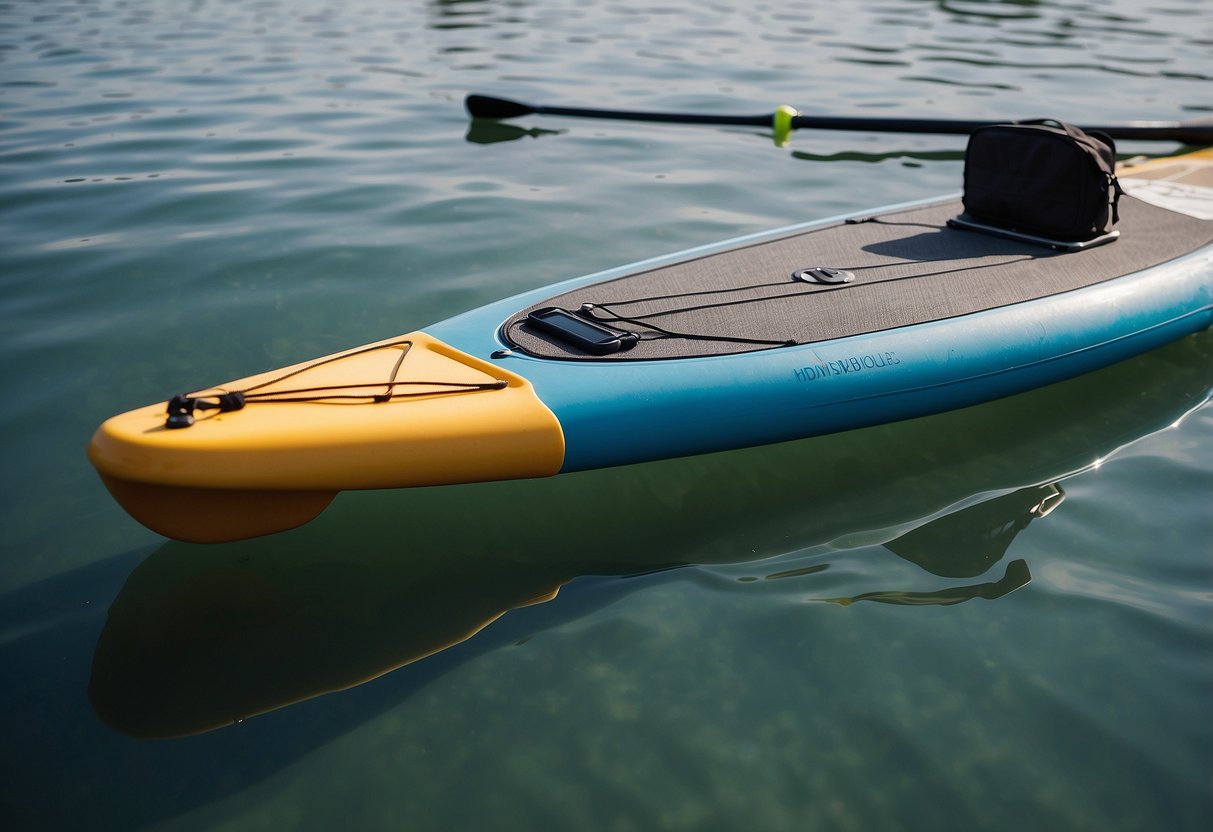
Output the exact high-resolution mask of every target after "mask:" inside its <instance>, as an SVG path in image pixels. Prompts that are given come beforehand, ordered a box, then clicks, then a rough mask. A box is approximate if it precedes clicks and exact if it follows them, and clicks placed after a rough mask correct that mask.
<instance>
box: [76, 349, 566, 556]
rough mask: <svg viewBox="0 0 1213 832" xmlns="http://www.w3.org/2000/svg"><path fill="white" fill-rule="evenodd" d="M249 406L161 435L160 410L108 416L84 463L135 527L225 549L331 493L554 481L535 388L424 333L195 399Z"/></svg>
mask: <svg viewBox="0 0 1213 832" xmlns="http://www.w3.org/2000/svg"><path fill="white" fill-rule="evenodd" d="M231 391H256V392H255V393H254V392H249V393H247V403H246V404H245V405H244V406H243V407H242V408H241V409H238V410H234V411H222V410H219V409H217V408H212V409H206V410H203V409H199V410H197V411H195V412H194V418H193V420H192V422H193V423H192V424H190V425H189V426H188V427H183V428H179V429H172V428H170V427H168V426H167V424H166V421H167V415H168V409H169V405H168V403H167V402H166V403H161V404H157V405H152V406H149V407H144V408H141V409H138V410H133V411H130V412H129V413H124V414H122V415H120V416H115V417H114V418H112V419H109V420H108V421H106V422H105V423H104V424H103V425H101V427H100V428H98V430H97V432H96V434H95V435H94V436H93V440H92V443H91V444H90V446H89V458H90V459H91V460H92V462H93V464H94V465H95V466H96V468H97V470H98V472H99V473H100V474H101V476H102V479H103V480H104V481H105V483H106V485H107V487H108V488H109V489H110V492H111V493H112V494H113V495H114V497H115V498H116V499H117V500H118V502H119V503H121V504H122V506H123V508H125V509H126V510H127V511H128V512H129V513H130V514H131V515H132V516H133V517H134V518H135V519H137V520H139V521H140V522H141V523H143V524H144V525H146V526H148V527H149V528H151V529H153V530H154V531H157V532H160V533H162V534H165V535H167V536H170V537H174V538H177V539H180V540H189V541H195V542H221V541H226V540H236V539H240V538H244V537H252V536H256V535H260V534H268V533H270V532H275V531H281V530H284V529H287V528H292V527H294V526H297V525H300V524H302V523H305V522H307V521H308V520H310V519H312V518H313V517H315V516H316V515H317V514H319V513H320V512H321V511H322V510H323V509H324V507H325V506H326V505H327V504H328V502H329V501H330V500H331V499H332V497H333V495H334V494H335V493H336V492H337V491H342V490H346V489H368V488H401V487H407V486H415V485H439V484H449V483H462V482H478V481H484V480H496V479H518V478H523V477H539V476H550V475H552V474H555V473H557V472H558V471H559V470H560V467H561V465H562V463H563V461H564V436H563V433H562V431H561V429H560V424H559V422H558V421H557V420H556V417H555V415H553V414H552V412H551V411H550V410H549V409H548V408H547V406H546V405H544V404H543V402H542V401H540V399H539V397H538V396H537V395H536V394H535V391H534V389H533V388H532V386H531V384H530V382H529V381H527V380H526V379H525V378H523V377H521V376H519V375H516V374H514V373H511V372H508V371H505V370H503V369H502V368H501V367H499V366H497V365H494V364H491V363H489V362H487V361H483V360H481V359H478V358H475V357H473V356H470V355H467V354H466V353H463V352H460V351H459V350H456V349H454V348H453V347H450V346H448V345H447V344H444V343H443V342H441V341H439V340H437V339H435V338H432V337H430V336H428V335H426V334H424V333H420V332H417V333H412V334H410V335H407V336H404V337H402V338H398V339H392V340H389V341H383V342H380V343H378V344H371V345H369V346H367V347H362V348H359V349H357V350H352V351H350V352H348V353H339V354H337V355H334V356H328V357H326V358H323V359H319V360H317V361H314V362H308V363H305V364H299V365H295V366H294V367H287V368H284V369H282V370H277V371H273V372H269V373H264V374H261V375H258V376H253V377H250V378H246V379H241V380H238V381H234V382H231V383H230V384H225V385H223V386H222V387H220V388H212V389H211V390H207V391H199V392H198V393H196V394H192V397H193V398H195V399H197V400H198V401H201V402H208V401H213V400H215V399H216V398H217V397H218V395H219V394H221V393H225V392H231Z"/></svg>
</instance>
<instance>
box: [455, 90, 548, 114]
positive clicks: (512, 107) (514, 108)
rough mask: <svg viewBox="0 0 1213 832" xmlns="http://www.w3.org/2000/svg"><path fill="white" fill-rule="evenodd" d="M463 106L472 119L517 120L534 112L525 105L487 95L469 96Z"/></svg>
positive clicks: (532, 108)
mask: <svg viewBox="0 0 1213 832" xmlns="http://www.w3.org/2000/svg"><path fill="white" fill-rule="evenodd" d="M463 105H464V106H465V107H467V110H468V113H469V114H470V115H471V116H472V118H517V117H518V116H525V115H530V114H531V113H533V112H535V108H534V107H531V106H529V105H527V104H521V103H519V102H517V101H509V100H507V99H505V98H493V97H492V96H489V95H469V96H468V97H467V98H465V99H464V101H463Z"/></svg>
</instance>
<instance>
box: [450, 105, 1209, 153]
mask: <svg viewBox="0 0 1213 832" xmlns="http://www.w3.org/2000/svg"><path fill="white" fill-rule="evenodd" d="M464 103H465V106H466V107H467V111H468V113H469V114H471V116H472V118H487V119H508V118H517V117H519V116H525V115H532V114H534V115H545V116H573V117H575V118H608V119H618V120H623V121H657V122H665V123H671V124H719V125H730V126H741V127H771V128H773V129H774V130H775V135H776V140H777V141H779V140H780V139H781V138H786V136H787V134H788V133H790V132H791V131H792V130H858V131H865V132H871V133H936V134H955V135H967V134H969V133H972V132H973V131H974V130H976V129H977V128H978V127H985V126H986V125H988V124H996V123H999V122H993V121H966V120H959V119H931V118H872V117H850V116H806V115H801V114H799V113H797V112H796V111H795V110H793V109H792V108H791V107H786V106H783V107H779V108H778V109H777V110H775V112H773V113H767V114H764V115H753V116H736V115H733V116H730V115H714V114H711V113H660V112H634V111H630V110H597V109H588V108H583V107H547V106H539V105H534V104H523V103H521V102H519V101H510V100H509V99H505V98H494V97H492V96H488V95H469V96H468V97H467V99H466V101H465V102H464ZM1083 129H1084V130H1100V131H1103V132H1104V133H1108V134H1109V135H1111V136H1112V137H1113V138H1117V139H1131V140H1137V141H1170V142H1183V143H1184V144H1191V145H1211V144H1213V118H1201V119H1193V120H1191V121H1131V122H1126V123H1124V124H1112V125H1106V126H1090V127H1083Z"/></svg>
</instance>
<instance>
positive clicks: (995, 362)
mask: <svg viewBox="0 0 1213 832" xmlns="http://www.w3.org/2000/svg"><path fill="white" fill-rule="evenodd" d="M925 204H929V202H922V203H913V204H912V205H904V206H893V207H891V208H890V209H887V210H888V211H894V210H900V209H902V208H907V207H913V206H914V205H925ZM857 216H858V215H857ZM843 219H845V217H837V218H832V219H828V220H823V221H821V222H816V223H807V224H805V225H802V226H796V227H794V228H791V229H779V230H777V231H771V232H766V233H763V234H757V235H751V236H748V237H742V238H738V239H735V240H729V241H726V242H723V243H719V244H716V245H712V246H707V247H704V248H700V249H694V250H692V251H689V252H680V253H678V254H675V255H670V256H668V257H662V258H657V259H654V260H648V261H645V262H643V263H638V264H635V265H632V266H627V267H623V268H619V269H614V270H611V271H608V272H602V273H599V274H594V275H589V276H586V277H582V278H578V279H575V280H571V281H568V282H566V283H564V284H562V285H560V286H555V287H553V286H545V287H542V288H540V289H536V290H535V291H533V292H529V293H526V294H523V295H519V296H517V297H514V298H510V299H507V300H503V301H500V302H497V303H493V304H490V305H488V306H485V307H481V308H480V309H477V310H474V311H472V312H468V313H466V314H463V315H459V316H457V317H455V318H451V319H449V320H447V321H444V322H442V323H440V324H437V325H434V326H431V327H427V328H426V332H427V333H429V334H431V335H433V336H434V337H436V338H438V339H440V340H442V341H444V342H446V343H448V344H450V345H451V346H453V347H455V348H457V349H459V350H463V351H465V352H467V353H470V354H471V355H473V356H476V357H479V358H485V359H487V358H489V357H490V356H493V355H495V354H498V353H499V351H502V350H508V349H509V345H508V344H507V343H506V342H505V341H504V340H503V338H502V336H501V325H502V324H503V322H504V321H506V320H507V319H508V318H509V317H510V316H511V315H512V314H515V313H516V312H517V311H518V310H519V309H521V308H525V307H527V306H530V305H532V304H535V303H539V302H541V301H542V300H543V299H544V298H545V297H550V296H552V295H553V294H554V293H555V292H558V291H567V290H569V289H573V288H576V287H578V286H581V285H585V284H589V283H595V282H599V281H603V280H609V279H614V278H617V277H621V276H623V275H626V274H630V273H634V272H637V271H641V270H648V269H653V268H656V267H659V266H662V265H667V264H671V263H675V262H679V261H682V260H686V259H688V258H689V257H692V256H703V255H705V254H710V253H712V252H715V251H723V250H726V249H730V248H735V247H737V246H739V245H750V244H754V243H757V242H761V241H763V240H767V239H773V238H775V237H778V236H781V235H786V234H787V233H789V232H790V231H800V230H807V229H811V228H816V227H823V226H826V225H830V224H835V223H837V222H839V221H841V220H843ZM1210 323H1213V246H1206V247H1204V248H1202V249H1199V250H1197V251H1194V252H1192V253H1190V254H1188V255H1185V256H1183V257H1180V258H1177V259H1175V260H1172V261H1170V262H1166V263H1163V264H1160V265H1158V266H1154V267H1152V268H1149V269H1146V270H1143V271H1140V272H1136V273H1134V274H1130V275H1126V276H1123V277H1119V278H1114V279H1111V280H1107V281H1104V282H1102V283H1099V284H1096V285H1094V286H1090V287H1086V288H1082V289H1076V290H1073V291H1069V292H1064V293H1062V294H1058V295H1053V296H1049V297H1046V298H1041V299H1038V300H1033V301H1027V302H1023V303H1017V304H1013V305H1010V306H1005V307H1001V308H997V309H991V310H986V311H982V312H977V313H973V314H969V315H964V316H960V317H955V318H949V319H946V320H941V321H933V322H929V323H923V324H918V325H913V326H906V327H902V328H899V329H893V330H887V331H882V332H877V333H871V334H864V335H855V336H851V337H846V338H838V339H835V340H831V341H822V342H817V343H812V344H806V345H803V346H794V347H786V348H781V349H773V350H765V351H760V352H750V353H743V354H736V355H725V356H713V357H702V358H684V359H676V360H652V361H626V362H602V361H598V362H590V361H585V362H582V361H568V360H551V359H544V358H537V357H533V356H530V355H526V354H524V353H520V352H510V353H508V354H507V355H506V356H504V357H498V358H494V359H493V360H494V361H495V362H496V363H499V364H500V365H501V366H503V367H504V368H506V369H509V370H510V371H512V372H514V373H517V374H519V375H521V376H523V377H525V378H526V379H528V380H529V381H530V382H531V383H532V384H533V385H534V388H535V390H536V392H537V393H538V395H539V397H540V399H541V400H542V401H543V402H544V403H545V404H546V405H547V406H548V407H549V408H550V409H551V410H552V412H553V413H554V414H555V415H556V417H557V419H558V420H559V422H560V425H561V427H562V429H563V431H564V438H565V447H566V450H565V459H564V465H563V468H562V469H561V470H562V471H579V470H586V469H593V468H602V467H609V466H614V465H623V464H630V463H635V462H642V461H647V460H653V459H661V458H668V457H678V456H685V455H691V454H700V453H707V452H712V451H719V450H726V449H731V448H739V447H746V446H752V445H760V444H767V443H772V442H780V441H785V440H790V439H797V438H802V437H808V436H815V435H821V434H828V433H834V432H838V431H843V430H849V429H852V428H858V427H863V426H867V425H873V424H879V423H884V422H891V421H897V420H901V419H908V418H913V417H917V416H924V415H928V414H931V413H939V412H943V411H948V410H955V409H958V408H962V407H966V406H969V405H973V404H977V403H980V402H984V401H989V400H992V399H996V398H1000V397H1003V396H1009V395H1012V394H1015V393H1019V392H1022V391H1025V390H1029V389H1032V388H1036V387H1041V386H1044V385H1047V384H1052V383H1054V382H1057V381H1061V380H1064V379H1067V378H1072V377H1074V376H1077V375H1081V374H1083V373H1087V372H1090V371H1093V370H1096V369H1099V368H1101V367H1105V366H1107V365H1110V364H1113V363H1115V362H1118V361H1122V360H1124V359H1127V358H1130V357H1132V356H1134V355H1138V354H1141V353H1143V352H1146V351H1148V350H1151V349H1154V348H1156V347H1159V346H1161V345H1163V344H1166V343H1169V342H1171V341H1174V340H1177V339H1179V338H1182V337H1184V336H1185V335H1188V334H1190V333H1193V332H1197V331H1199V330H1202V329H1205V328H1207V327H1208V326H1209V325H1210Z"/></svg>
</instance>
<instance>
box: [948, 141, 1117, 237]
mask: <svg viewBox="0 0 1213 832" xmlns="http://www.w3.org/2000/svg"><path fill="white" fill-rule="evenodd" d="M1121 193H1122V192H1121V189H1120V184H1119V183H1118V182H1117V181H1116V145H1115V144H1114V142H1113V141H1112V137H1111V136H1108V135H1106V134H1103V133H1086V132H1084V131H1082V130H1080V129H1079V128H1077V127H1074V126H1073V125H1071V124H1066V123H1065V122H1061V121H1053V120H1039V121H1023V122H1016V123H1013V124H997V125H992V126H989V127H982V128H979V129H977V130H975V131H973V133H972V135H970V137H969V145H968V148H967V149H966V151H965V169H964V207H965V215H963V216H961V217H960V218H958V219H959V220H960V222H959V223H958V225H959V226H960V227H968V228H973V229H976V230H984V231H993V233H998V232H999V231H1010V232H1019V233H1020V234H1021V235H1023V236H1024V237H1025V238H1029V239H1030V238H1043V241H1044V242H1045V244H1051V243H1060V244H1061V245H1059V246H1058V247H1074V248H1082V247H1084V246H1083V245H1082V244H1083V243H1086V244H1087V245H1091V244H1096V241H1097V240H1098V241H1100V242H1106V241H1109V240H1111V239H1114V238H1115V232H1113V231H1112V226H1113V224H1115V223H1116V221H1117V220H1118V219H1119V216H1118V213H1117V207H1118V202H1119V199H1120V194H1121ZM966 220H967V221H969V222H965V221H966ZM1012 236H1013V235H1012ZM1040 241H1041V239H1033V242H1040ZM1070 244H1073V245H1070Z"/></svg>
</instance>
